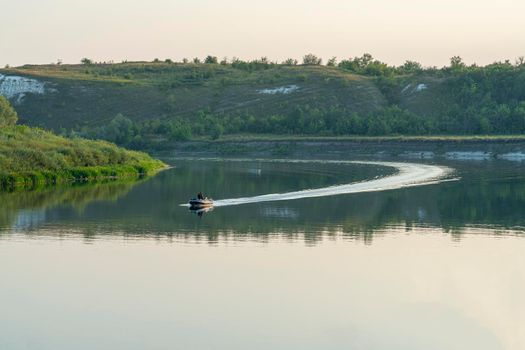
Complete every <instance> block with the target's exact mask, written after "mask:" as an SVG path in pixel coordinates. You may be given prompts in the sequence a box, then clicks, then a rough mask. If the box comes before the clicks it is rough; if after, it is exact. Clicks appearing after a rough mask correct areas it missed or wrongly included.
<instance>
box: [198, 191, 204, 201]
mask: <svg viewBox="0 0 525 350" xmlns="http://www.w3.org/2000/svg"><path fill="white" fill-rule="evenodd" d="M197 199H199V200H203V199H204V195H203V194H202V192H199V193H197Z"/></svg>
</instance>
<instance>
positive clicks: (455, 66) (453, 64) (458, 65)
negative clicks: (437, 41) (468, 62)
mask: <svg viewBox="0 0 525 350" xmlns="http://www.w3.org/2000/svg"><path fill="white" fill-rule="evenodd" d="M463 68H465V63H463V59H462V58H461V57H459V56H452V57H451V58H450V69H452V70H453V71H460V70H462V69H463Z"/></svg>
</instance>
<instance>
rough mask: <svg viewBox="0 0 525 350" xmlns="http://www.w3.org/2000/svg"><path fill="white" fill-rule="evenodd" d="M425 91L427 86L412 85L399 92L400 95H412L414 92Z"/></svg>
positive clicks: (422, 84) (421, 84)
mask: <svg viewBox="0 0 525 350" xmlns="http://www.w3.org/2000/svg"><path fill="white" fill-rule="evenodd" d="M426 89H428V85H427V84H424V83H419V84H417V85H415V86H414V85H412V84H408V85H407V86H405V87H404V88H403V90H401V93H402V94H405V95H412V94H415V93H416V92H421V91H423V90H426Z"/></svg>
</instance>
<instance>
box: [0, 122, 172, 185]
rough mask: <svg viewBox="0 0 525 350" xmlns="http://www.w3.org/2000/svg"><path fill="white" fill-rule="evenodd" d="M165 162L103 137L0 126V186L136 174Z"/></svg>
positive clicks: (101, 178)
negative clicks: (104, 139) (76, 136)
mask: <svg viewBox="0 0 525 350" xmlns="http://www.w3.org/2000/svg"><path fill="white" fill-rule="evenodd" d="M164 166H165V165H164V164H163V163H162V162H161V161H158V160H155V159H152V158H151V157H149V156H148V155H147V154H145V153H141V152H134V151H128V150H125V149H123V148H119V147H117V146H115V145H113V144H111V143H108V142H105V141H90V140H84V139H80V138H77V139H66V138H63V137H59V136H56V135H54V134H52V133H51V132H48V131H44V130H41V129H38V128H30V127H27V126H14V127H4V128H0V189H1V190H14V189H20V188H35V187H40V186H46V185H54V184H60V183H65V182H73V181H101V180H106V179H117V178H118V179H122V178H137V177H139V176H144V175H151V174H153V173H155V172H156V171H158V170H159V169H161V168H163V167H164Z"/></svg>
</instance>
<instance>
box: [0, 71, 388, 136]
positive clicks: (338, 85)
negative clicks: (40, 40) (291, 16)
mask: <svg viewBox="0 0 525 350" xmlns="http://www.w3.org/2000/svg"><path fill="white" fill-rule="evenodd" d="M0 74H3V75H4V77H2V76H0V84H1V85H0V89H1V90H0V92H1V93H2V94H4V95H8V96H7V97H9V98H11V99H12V101H13V102H14V104H15V105H16V109H17V111H18V113H19V115H20V117H21V119H20V120H21V121H22V122H24V123H28V124H31V125H37V126H46V127H51V128H53V129H55V130H58V129H60V128H61V127H64V128H80V127H82V126H85V125H88V126H93V125H100V124H102V123H104V122H107V121H109V120H111V119H112V118H113V117H115V115H116V114H118V113H121V114H123V115H125V116H126V117H128V118H130V119H132V120H134V121H140V120H144V119H156V118H157V119H158V118H162V117H191V116H194V115H196V113H197V112H198V111H200V110H209V111H210V112H212V113H222V114H224V113H232V114H234V113H237V114H240V113H244V114H253V115H255V116H263V115H269V114H270V115H271V114H277V113H287V112H291V111H292V110H293V109H294V107H295V106H297V105H306V104H309V105H310V106H312V107H317V108H328V107H330V106H333V105H340V106H344V107H346V108H348V109H349V110H350V111H355V112H360V113H367V112H370V111H373V110H376V109H378V108H380V107H381V106H384V105H385V103H386V101H385V99H384V97H383V95H382V94H381V92H380V91H379V90H378V88H377V86H376V85H375V84H374V82H373V79H370V78H368V77H364V76H358V75H355V74H351V73H346V72H343V71H341V70H338V69H336V68H330V67H323V66H306V67H298V66H296V67H294V66H276V67H273V68H269V69H263V70H256V71H252V72H250V71H244V70H239V69H235V68H232V67H231V66H223V65H205V64H186V65H182V64H167V63H122V64H102V65H93V66H85V65H63V66H57V65H49V66H24V67H20V68H13V69H3V70H0ZM17 77H21V78H17ZM2 81H3V82H2ZM35 86H37V87H39V88H37V89H35V88H34V87H35ZM31 89H32V90H31ZM24 90H26V91H27V92H26V91H24Z"/></svg>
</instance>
